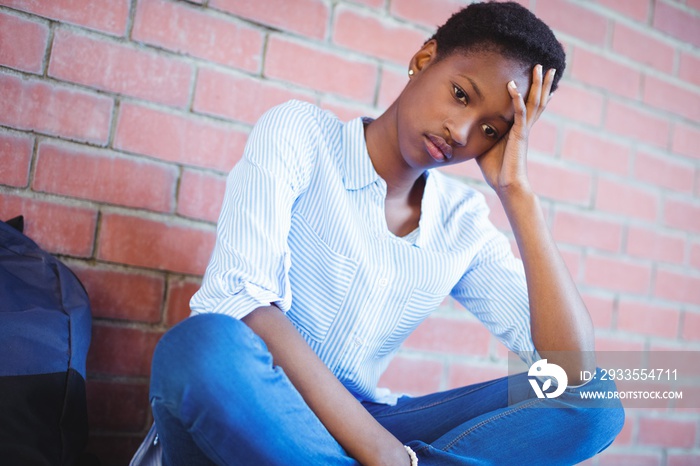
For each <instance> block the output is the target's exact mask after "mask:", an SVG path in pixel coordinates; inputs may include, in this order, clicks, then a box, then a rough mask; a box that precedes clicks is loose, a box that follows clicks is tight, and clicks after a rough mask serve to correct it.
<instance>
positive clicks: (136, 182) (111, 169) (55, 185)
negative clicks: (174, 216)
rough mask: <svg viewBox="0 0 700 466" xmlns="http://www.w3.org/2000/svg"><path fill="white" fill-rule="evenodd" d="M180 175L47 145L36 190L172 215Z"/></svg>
mask: <svg viewBox="0 0 700 466" xmlns="http://www.w3.org/2000/svg"><path fill="white" fill-rule="evenodd" d="M77 174H79V175H77ZM177 175H178V171H177V168H176V167H174V166H171V165H166V164H163V163H158V162H153V161H150V160H144V159H141V158H135V157H124V156H120V155H118V154H115V153H113V152H105V151H99V150H92V151H86V150H85V148H82V147H78V146H72V145H71V146H69V145H65V144H60V145H59V144H55V143H51V142H43V143H42V144H41V145H40V146H39V150H38V154H37V162H36V171H35V174H34V182H33V183H32V187H33V188H34V190H36V191H44V192H50V193H54V194H63V195H66V196H74V197H79V198H82V199H89V200H93V201H98V202H106V203H109V204H116V205H122V206H126V207H135V208H141V209H148V210H154V211H158V212H171V211H172V210H173V208H174V198H175V184H176V182H177Z"/></svg>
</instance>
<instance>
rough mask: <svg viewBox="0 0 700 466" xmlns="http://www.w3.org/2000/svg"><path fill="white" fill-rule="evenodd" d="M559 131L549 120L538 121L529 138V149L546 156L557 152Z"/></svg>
mask: <svg viewBox="0 0 700 466" xmlns="http://www.w3.org/2000/svg"><path fill="white" fill-rule="evenodd" d="M558 137H559V129H558V128H557V127H556V125H554V124H552V123H550V122H549V121H547V120H538V121H537V124H535V125H534V126H533V127H532V130H531V131H530V135H529V137H528V148H529V149H530V150H535V151H537V152H540V153H542V154H546V155H552V156H553V155H555V154H556V152H557V138H558Z"/></svg>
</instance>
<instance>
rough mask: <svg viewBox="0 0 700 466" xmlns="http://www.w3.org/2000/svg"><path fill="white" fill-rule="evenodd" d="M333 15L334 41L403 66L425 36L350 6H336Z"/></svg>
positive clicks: (414, 29) (418, 31)
mask: <svg viewBox="0 0 700 466" xmlns="http://www.w3.org/2000/svg"><path fill="white" fill-rule="evenodd" d="M334 16H335V23H334V25H333V42H334V43H336V44H338V45H341V46H343V47H347V48H349V49H351V50H355V51H357V52H360V53H362V54H366V55H370V56H373V57H375V58H379V59H382V60H389V61H393V62H394V63H399V64H402V65H403V64H406V63H408V61H409V60H410V59H411V57H412V56H413V54H415V53H416V52H417V51H418V50H419V49H420V48H421V46H422V45H423V43H424V42H425V40H426V39H427V37H426V34H425V33H424V32H423V31H420V30H419V29H416V28H414V27H411V26H407V25H405V24H401V23H397V22H393V21H390V20H388V19H384V18H381V17H379V16H377V15H374V14H371V13H362V12H360V11H358V10H355V9H351V8H346V7H339V8H337V9H336V11H335V15H334Z"/></svg>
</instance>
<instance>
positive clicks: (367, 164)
mask: <svg viewBox="0 0 700 466" xmlns="http://www.w3.org/2000/svg"><path fill="white" fill-rule="evenodd" d="M365 121H367V122H369V121H372V120H371V119H370V118H367V117H361V118H355V119H353V120H350V121H349V122H348V123H346V124H345V126H344V127H343V142H344V144H343V160H342V163H343V166H344V169H345V173H344V176H343V184H344V185H345V189H348V190H356V189H362V188H364V187H365V186H369V185H370V184H372V183H374V182H376V181H377V180H379V179H380V177H379V175H378V174H377V171H376V170H375V169H374V165H372V159H370V157H369V152H367V141H366V140H365V128H364V122H365Z"/></svg>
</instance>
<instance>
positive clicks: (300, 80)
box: [265, 35, 378, 104]
mask: <svg viewBox="0 0 700 466" xmlns="http://www.w3.org/2000/svg"><path fill="white" fill-rule="evenodd" d="M291 57H293V58H291ZM265 76H267V77H270V78H275V79H281V80H283V81H288V82H293V83H296V84H299V85H301V86H304V87H307V88H309V89H315V90H318V91H320V92H329V93H332V94H338V95H341V96H345V97H348V98H350V99H354V100H357V101H360V102H363V103H367V104H370V103H372V101H373V100H374V89H375V85H376V82H377V77H378V70H377V66H376V65H374V64H373V63H371V62H369V61H360V60H353V59H351V58H344V57H341V56H339V55H338V54H337V51H331V50H322V49H318V48H315V47H311V46H309V45H305V44H301V43H299V42H292V41H290V40H288V39H286V38H283V37H280V36H276V35H275V36H271V37H270V38H269V39H268V44H267V53H266V54H265Z"/></svg>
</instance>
